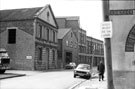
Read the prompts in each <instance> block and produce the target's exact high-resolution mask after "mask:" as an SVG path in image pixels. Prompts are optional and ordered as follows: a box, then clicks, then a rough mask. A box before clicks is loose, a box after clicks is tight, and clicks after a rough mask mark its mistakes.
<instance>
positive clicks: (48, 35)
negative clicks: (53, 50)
mask: <svg viewBox="0 0 135 89" xmlns="http://www.w3.org/2000/svg"><path fill="white" fill-rule="evenodd" d="M47 40H48V41H49V29H48V28H47Z"/></svg>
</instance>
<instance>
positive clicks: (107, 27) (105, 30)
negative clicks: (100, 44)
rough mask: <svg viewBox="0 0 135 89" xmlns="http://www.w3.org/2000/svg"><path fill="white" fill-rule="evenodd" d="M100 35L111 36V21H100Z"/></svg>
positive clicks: (103, 36)
mask: <svg viewBox="0 0 135 89" xmlns="http://www.w3.org/2000/svg"><path fill="white" fill-rule="evenodd" d="M101 37H102V38H111V37H112V22H111V21H106V22H103V23H101Z"/></svg>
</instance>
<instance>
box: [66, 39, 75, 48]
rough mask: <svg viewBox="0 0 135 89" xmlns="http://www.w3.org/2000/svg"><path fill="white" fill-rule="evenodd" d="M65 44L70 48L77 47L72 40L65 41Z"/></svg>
mask: <svg viewBox="0 0 135 89" xmlns="http://www.w3.org/2000/svg"><path fill="white" fill-rule="evenodd" d="M66 46H68V47H71V48H77V43H76V42H73V41H66Z"/></svg>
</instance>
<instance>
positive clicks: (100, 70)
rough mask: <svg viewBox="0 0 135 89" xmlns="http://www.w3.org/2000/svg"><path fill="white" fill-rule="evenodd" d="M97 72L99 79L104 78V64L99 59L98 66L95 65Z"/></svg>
mask: <svg viewBox="0 0 135 89" xmlns="http://www.w3.org/2000/svg"><path fill="white" fill-rule="evenodd" d="M97 70H98V73H99V81H100V80H101V79H102V81H103V80H104V72H105V65H104V63H103V62H102V61H100V63H99V65H98V67H97Z"/></svg>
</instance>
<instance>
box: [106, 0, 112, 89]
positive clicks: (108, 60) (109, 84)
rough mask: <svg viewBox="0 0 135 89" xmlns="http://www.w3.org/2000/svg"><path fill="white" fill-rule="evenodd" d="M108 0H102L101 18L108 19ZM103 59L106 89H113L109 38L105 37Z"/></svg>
mask: <svg viewBox="0 0 135 89" xmlns="http://www.w3.org/2000/svg"><path fill="white" fill-rule="evenodd" d="M109 1H110V0H103V18H104V21H109V20H110V19H109ZM104 41H105V59H106V69H107V89H114V84H113V73H112V55H111V38H105V39H104Z"/></svg>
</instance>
